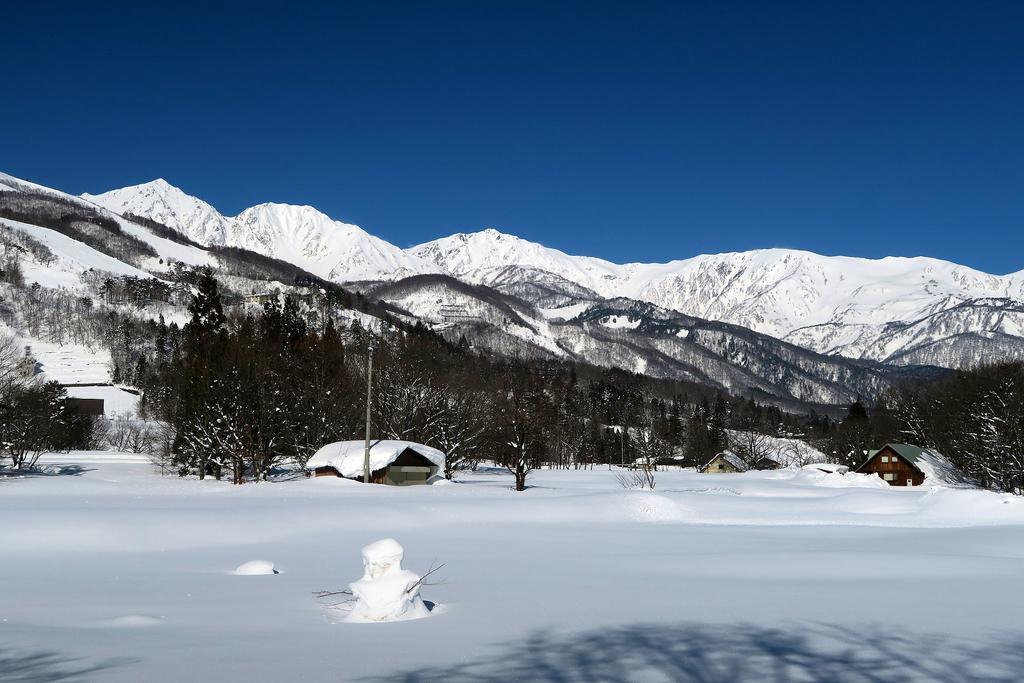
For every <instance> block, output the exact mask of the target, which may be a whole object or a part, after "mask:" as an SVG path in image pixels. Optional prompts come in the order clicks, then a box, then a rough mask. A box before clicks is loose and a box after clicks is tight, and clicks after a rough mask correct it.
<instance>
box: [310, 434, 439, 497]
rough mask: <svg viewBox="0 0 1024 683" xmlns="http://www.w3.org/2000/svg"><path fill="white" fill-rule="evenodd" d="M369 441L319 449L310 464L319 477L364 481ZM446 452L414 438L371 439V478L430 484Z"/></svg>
mask: <svg viewBox="0 0 1024 683" xmlns="http://www.w3.org/2000/svg"><path fill="white" fill-rule="evenodd" d="M365 449H366V442H365V441H338V442H336V443H331V444H327V445H326V446H324V447H323V448H321V449H320V450H318V451H317V452H316V453H315V454H314V455H313V457H312V458H310V459H309V461H308V462H307V463H306V470H307V471H310V472H312V473H313V476H315V477H344V478H345V479H352V480H355V481H362V480H363V464H364V459H365V452H366V451H365ZM444 460H445V455H444V453H442V452H441V451H439V450H437V449H436V448H431V447H430V446H424V445H423V444H420V443H414V442H412V441H393V440H386V439H381V440H377V441H371V442H370V481H371V482H372V483H374V484H387V485H390V486H410V485H415V484H426V483H427V482H428V480H429V479H430V478H431V477H433V476H435V475H436V474H437V473H438V472H439V471H440V470H441V468H443V467H444Z"/></svg>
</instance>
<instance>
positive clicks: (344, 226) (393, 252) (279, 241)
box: [229, 203, 437, 282]
mask: <svg viewBox="0 0 1024 683" xmlns="http://www.w3.org/2000/svg"><path fill="white" fill-rule="evenodd" d="M229 239H230V243H231V245H232V246H238V247H242V248H245V249H251V250H253V251H256V252H259V253H262V254H267V255H269V256H273V257H274V258H279V259H282V260H285V261H289V262H291V263H294V264H296V265H298V266H300V267H302V268H305V269H306V270H308V271H310V272H311V273H313V274H315V275H319V276H320V277H323V278H326V279H330V280H336V281H340V282H345V281H354V280H371V279H380V278H390V277H401V276H403V275H413V274H418V273H426V272H437V268H435V267H432V266H431V265H430V264H428V263H426V262H424V261H423V260H421V259H419V258H418V257H416V256H414V255H411V254H407V253H406V252H404V251H402V250H401V249H399V248H398V247H396V246H395V245H393V244H391V243H389V242H386V241H385V240H382V239H380V238H378V237H374V236H373V235H371V234H369V233H368V232H366V231H365V230H363V229H362V228H360V227H359V226H358V225H352V224H351V223H342V222H341V221H336V220H334V219H332V218H331V217H330V216H328V215H327V214H325V213H323V212H321V211H318V210H317V209H314V208H313V207H311V206H303V205H295V204H275V203H266V204H259V205H257V206H253V207H251V208H248V209H246V210H245V211H243V212H242V213H240V214H238V216H236V217H235V218H234V220H233V225H232V230H231V233H230V235H229Z"/></svg>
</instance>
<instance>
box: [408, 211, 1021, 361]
mask: <svg viewBox="0 0 1024 683" xmlns="http://www.w3.org/2000/svg"><path fill="white" fill-rule="evenodd" d="M409 251H410V252H411V253H413V254H415V255H417V256H421V257H423V258H427V259H430V260H431V261H433V262H434V263H436V264H438V265H439V266H440V267H442V268H443V269H444V270H445V271H446V272H447V273H449V274H451V275H454V276H456V277H459V278H460V279H463V280H466V281H467V282H472V283H475V284H484V285H489V286H494V287H497V288H499V289H502V290H503V291H509V292H511V291H513V288H512V287H511V286H510V285H509V283H510V282H523V281H529V282H530V283H531V284H532V285H533V288H534V289H537V287H538V286H540V287H541V292H540V293H538V294H537V295H536V296H537V297H544V298H546V299H547V300H549V301H555V300H557V297H556V296H555V295H556V294H561V295H562V298H561V301H560V302H559V304H558V305H567V304H569V303H572V302H573V301H582V300H585V299H586V296H585V295H581V294H580V293H579V292H575V291H573V289H574V288H575V289H578V288H579V287H583V288H586V289H588V290H590V291H591V292H593V293H594V294H595V295H596V296H597V297H601V298H614V297H627V298H631V299H636V300H640V301H647V302H650V303H654V304H656V305H658V306H660V307H662V308H666V309H671V310H676V311H679V312H682V313H686V314H689V315H693V316H697V317H700V318H705V319H709V320H720V321H723V322H730V323H734V324H737V325H742V326H743V327H747V328H750V329H752V330H755V331H758V332H763V333H765V334H769V335H772V336H774V337H778V338H780V339H786V340H789V341H792V342H794V343H796V344H799V345H801V346H804V347H806V348H809V349H813V350H816V351H819V352H821V353H827V354H841V355H846V356H850V357H853V358H868V359H873V360H894V361H896V362H903V363H909V362H911V359H913V362H934V363H940V364H943V365H951V366H956V365H961V364H964V363H973V362H977V361H979V360H984V359H986V358H987V356H988V352H989V351H992V350H994V348H993V349H990V348H988V346H989V345H988V344H986V343H985V342H984V341H983V339H978V338H975V339H973V340H972V343H970V344H960V343H954V344H952V345H950V344H949V343H947V342H948V340H949V339H950V338H951V337H957V336H961V335H970V334H978V333H991V334H993V335H1000V336H1002V335H1009V336H1010V337H1013V338H1016V339H1020V338H1021V336H1022V334H1024V327H1022V326H1024V313H1022V311H1021V306H1020V305H1019V304H1021V303H1024V277H1022V275H1021V273H1015V274H1011V275H1006V276H998V275H990V274H988V273H983V272H981V271H977V270H974V269H971V268H967V267H965V266H960V265H957V264H954V263H950V262H947V261H941V260H938V259H932V258H924V257H918V258H897V257H889V258H883V259H863V258H850V257H842V256H822V255H819V254H814V253H811V252H807V251H798V250H791V249H762V250H754V251H747V252H735V253H725V254H713V255H703V256H696V257H693V258H689V259H685V260H680V261H672V262H669V263H663V264H657V263H654V264H641V263H631V264H625V265H617V264H613V263H610V262H608V261H603V260H601V259H595V258H590V257H584V256H570V255H568V254H565V253H564V252H561V251H559V250H557V249H551V248H548V247H544V246H542V245H539V244H536V243H532V242H528V241H526V240H522V239H519V238H517V237H511V236H508V235H503V234H501V233H499V232H497V231H495V230H484V231H481V232H478V233H473V234H468V235H467V234H458V235H453V236H451V237H445V238H442V239H439V240H435V241H432V242H427V243H426V244H422V245H419V246H417V247H413V248H411V249H410V250H409ZM566 283H571V287H566ZM523 291H527V290H525V289H524V290H523ZM993 300H999V301H1003V302H1005V304H1006V305H1005V306H1000V307H998V312H997V313H993V305H992V303H991V302H992V301H993ZM535 303H541V302H540V300H539V298H538V300H535ZM954 312H955V313H954ZM1005 341H1006V340H1005V339H1003V338H1000V339H999V340H998V347H999V349H1000V352H999V353H997V354H996V356H997V357H1005V355H1006V354H1005V353H1003V351H1005V348H1004V347H1005V344H1004V343H1003V342H1005ZM939 342H943V343H942V346H943V348H944V350H943V352H942V354H940V356H937V357H934V358H932V357H930V356H929V354H928V353H927V352H926V351H924V349H926V348H928V347H930V346H932V345H934V344H936V343H939ZM1011 345H1012V344H1011ZM1020 345H1021V347H1022V353H1024V339H1022V340H1021V344H1020ZM957 348H959V349H960V351H959V352H958V351H957V350H956V349H957ZM914 351H916V353H912V352H914ZM1011 355H1012V356H1014V357H1016V356H1018V355H1020V354H1017V353H1013V354H1011Z"/></svg>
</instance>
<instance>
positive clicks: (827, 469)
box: [800, 462, 850, 474]
mask: <svg viewBox="0 0 1024 683" xmlns="http://www.w3.org/2000/svg"><path fill="white" fill-rule="evenodd" d="M800 469H803V470H807V471H809V472H824V473H826V474H846V473H847V472H849V471H850V468H849V467H847V466H846V465H837V464H835V463H831V462H812V463H810V464H808V465H804V466H803V467H801V468H800Z"/></svg>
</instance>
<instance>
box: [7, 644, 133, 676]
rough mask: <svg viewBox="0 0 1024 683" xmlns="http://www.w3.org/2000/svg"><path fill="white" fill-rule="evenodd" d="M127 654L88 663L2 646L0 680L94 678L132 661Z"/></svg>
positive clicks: (57, 655)
mask: <svg viewBox="0 0 1024 683" xmlns="http://www.w3.org/2000/svg"><path fill="white" fill-rule="evenodd" d="M136 661H138V660H135V659H130V658H127V657H119V658H115V659H107V660H104V661H101V662H97V663H95V664H86V663H84V662H82V660H81V659H80V658H78V657H63V656H61V655H59V654H57V653H56V652H47V651H40V652H29V653H23V652H15V651H11V650H3V649H0V681H19V682H22V681H24V682H26V683H27V682H28V681H32V683H37V682H38V683H50V682H51V681H91V680H95V677H96V674H98V673H100V672H101V671H109V670H110V669H114V668H116V667H119V666H124V665H127V664H133V663H135V662H136Z"/></svg>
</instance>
